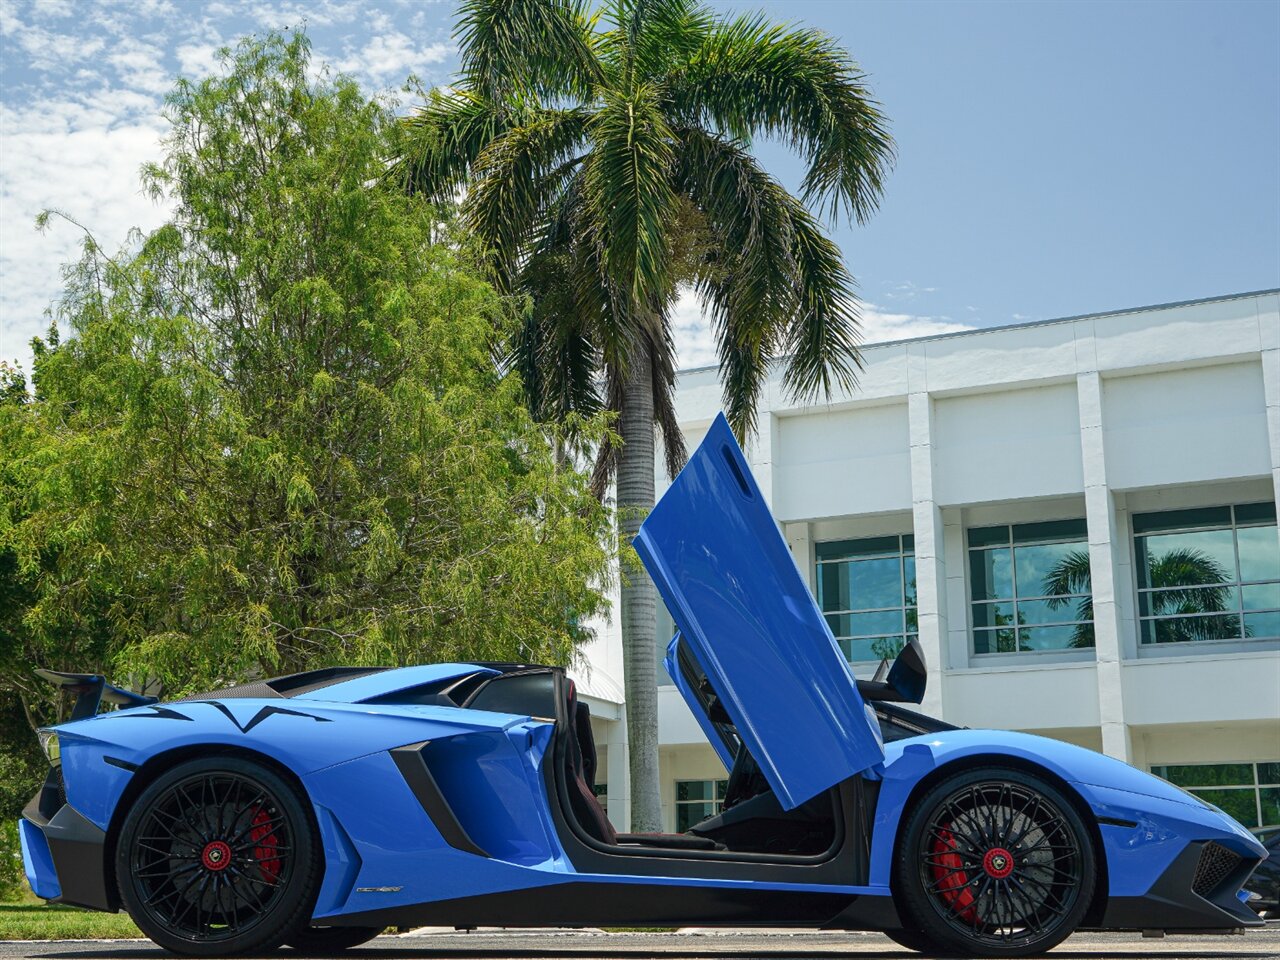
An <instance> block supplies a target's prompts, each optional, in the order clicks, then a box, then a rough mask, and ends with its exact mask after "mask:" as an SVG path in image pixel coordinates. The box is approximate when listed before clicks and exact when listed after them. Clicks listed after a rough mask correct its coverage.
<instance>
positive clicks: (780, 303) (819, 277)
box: [676, 127, 859, 438]
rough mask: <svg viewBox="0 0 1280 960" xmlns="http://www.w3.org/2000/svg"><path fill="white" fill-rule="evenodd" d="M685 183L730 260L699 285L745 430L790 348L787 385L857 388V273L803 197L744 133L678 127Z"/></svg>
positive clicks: (802, 389)
mask: <svg viewBox="0 0 1280 960" xmlns="http://www.w3.org/2000/svg"><path fill="white" fill-rule="evenodd" d="M677 130H678V132H679V135H680V144H681V146H680V156H681V163H680V168H679V176H678V178H677V181H676V182H677V184H678V186H679V188H680V189H681V190H682V191H687V192H688V195H689V196H690V198H691V199H692V200H693V202H694V203H695V204H696V205H697V207H698V208H699V209H700V210H701V211H702V212H703V213H704V215H705V216H706V218H707V223H708V225H709V227H710V229H711V230H712V232H713V233H714V234H715V237H716V245H715V246H716V248H717V249H718V250H720V251H722V253H723V259H722V260H721V262H720V263H718V264H716V265H715V267H714V268H711V269H708V270H707V271H706V272H705V273H704V275H703V276H702V277H700V278H699V281H698V283H697V288H698V291H699V293H700V294H701V295H702V298H703V302H704V305H705V306H706V307H707V309H708V312H709V313H710V315H711V319H712V324H713V326H714V328H715V330H716V334H717V343H718V346H719V356H720V363H721V371H722V376H723V381H724V398H725V407H726V414H727V416H728V417H729V421H730V423H731V424H732V425H733V427H734V430H735V431H736V432H737V433H738V434H739V436H740V437H743V438H745V437H746V435H748V434H749V433H751V431H752V430H753V429H754V418H755V409H756V406H757V404H758V401H759V397H760V393H761V391H762V390H763V388H764V383H765V380H766V378H767V377H768V373H769V367H770V363H771V361H772V360H773V359H774V358H775V357H778V356H779V355H781V354H784V353H785V354H789V359H788V361H787V368H786V371H785V373H784V376H783V386H784V387H785V388H786V389H787V390H788V391H789V393H790V394H791V395H792V396H797V397H802V398H812V397H816V396H818V395H820V394H824V393H825V394H830V392H831V391H832V390H833V389H834V388H836V387H840V388H844V389H848V388H850V387H852V386H853V384H854V382H855V380H856V372H857V369H858V364H859V361H858V352H857V345H858V327H857V310H856V305H855V303H854V299H853V293H852V287H853V278H852V277H850V276H849V273H848V271H847V270H846V269H845V267H844V261H843V259H842V258H841V256H840V251H839V249H838V248H837V247H836V245H835V244H834V243H832V242H831V240H830V239H829V238H827V237H826V236H825V235H824V234H823V232H822V229H821V227H820V225H819V224H818V223H817V221H816V220H815V219H814V218H813V216H812V215H811V214H810V213H809V212H808V211H807V210H806V209H805V208H804V206H803V204H801V203H800V202H799V201H797V200H796V199H795V198H794V197H792V196H791V195H790V194H789V193H787V191H786V190H785V188H783V186H782V185H781V184H780V183H778V182H777V181H776V180H774V179H773V178H772V177H770V176H769V175H768V174H767V173H765V172H764V171H763V170H762V169H760V167H759V165H758V164H757V163H756V160H755V158H754V157H752V156H751V155H750V154H749V153H748V152H747V150H746V145H745V144H744V143H742V142H741V141H731V140H726V139H724V138H721V137H716V136H712V135H709V134H707V133H705V132H704V131H701V130H699V129H697V128H688V127H681V128H677Z"/></svg>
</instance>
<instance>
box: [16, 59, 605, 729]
mask: <svg viewBox="0 0 1280 960" xmlns="http://www.w3.org/2000/svg"><path fill="white" fill-rule="evenodd" d="M224 66H225V69H224V71H223V73H222V74H221V75H219V76H215V77H213V78H211V79H208V80H205V81H203V82H200V83H190V82H187V81H180V82H179V83H178V85H177V87H176V89H175V90H174V92H173V93H172V95H171V96H170V97H169V100H168V113H169V117H170V119H171V121H172V133H171V134H170V136H169V138H168V141H167V144H166V154H165V158H164V160H163V162H162V163H160V164H157V165H154V166H151V167H149V168H148V169H147V171H146V172H145V179H146V183H147V185H148V186H149V188H150V189H151V190H152V191H154V192H155V193H156V194H157V195H164V196H168V197H170V198H172V200H173V201H174V203H175V211H174V214H173V216H172V218H171V220H170V221H169V222H168V223H166V224H165V225H164V226H163V227H161V228H160V229H158V230H156V231H155V232H153V233H151V234H150V235H148V236H145V237H136V238H134V242H133V243H132V244H131V245H130V247H129V248H128V249H125V250H123V251H121V252H120V253H119V254H118V255H116V256H107V255H106V254H105V253H104V252H103V251H102V249H101V248H99V247H98V245H97V244H95V243H94V242H93V241H92V239H88V240H86V242H85V248H84V255H83V257H82V259H81V260H80V262H79V263H77V264H75V265H73V266H72V267H70V268H69V269H68V270H67V272H66V293H65V296H64V298H63V300H62V305H61V311H62V312H61V316H60V319H61V320H62V322H63V324H64V327H65V328H66V329H69V331H70V336H69V337H68V338H67V339H65V340H64V341H63V342H62V343H60V344H58V343H53V344H52V345H50V344H38V349H37V358H36V367H35V375H34V383H35V388H36V393H35V397H34V398H33V399H30V400H28V399H25V398H24V399H21V400H17V399H15V400H13V401H12V402H8V403H5V404H0V445H2V448H3V450H4V456H3V457H0V494H2V495H0V503H2V504H4V506H3V507H2V508H0V591H3V592H4V593H3V597H4V599H5V600H6V602H5V603H4V604H3V606H2V607H0V642H2V643H3V649H0V656H2V657H3V660H4V662H3V663H0V691H3V690H5V689H8V690H10V691H11V692H12V693H13V694H16V695H18V696H19V697H20V698H21V701H22V703H23V705H24V706H25V707H26V708H27V710H28V711H29V713H30V715H31V717H32V719H34V720H39V719H46V720H47V719H49V718H51V716H52V713H53V707H52V704H51V703H50V702H48V701H45V700H41V699H40V696H41V692H40V691H38V690H37V689H36V688H35V687H33V686H31V685H30V684H29V683H28V679H27V678H28V677H29V674H30V666H31V665H32V664H33V663H40V664H43V665H47V666H51V667H57V668H63V669H78V670H86V669H105V670H107V671H109V672H111V673H112V674H114V675H115V676H116V677H118V678H120V679H125V678H131V679H132V680H133V681H134V682H135V683H139V682H142V681H144V680H147V679H150V678H155V677H158V678H160V679H162V680H163V681H164V683H165V685H166V689H167V692H169V693H171V694H174V693H179V692H184V691H192V690H194V689H198V688H207V687H210V686H217V685H221V684H225V683H228V682H233V681H236V680H240V679H243V678H246V677H252V676H260V675H269V674H278V673H285V672H291V671H294V670H301V669H307V668H312V667H318V666H323V665H329V664H335V663H351V664H373V663H391V664H398V663H405V662H420V661H430V660H445V659H450V658H466V659H491V660H528V661H541V662H565V661H567V660H568V659H569V658H570V657H571V655H572V651H573V648H574V645H575V644H576V643H577V642H578V641H579V640H581V639H582V631H581V629H580V627H579V626H578V624H579V623H581V622H582V621H583V620H584V619H586V618H587V617H589V616H591V615H592V614H594V613H596V612H598V611H599V610H600V609H601V605H602V603H603V600H602V595H601V593H600V591H599V585H600V583H601V581H602V580H603V578H604V577H605V576H606V573H607V569H608V552H607V549H606V546H605V544H606V543H607V530H608V518H607V516H606V515H605V513H604V512H603V510H602V508H601V507H600V506H599V505H598V503H597V502H596V501H595V500H594V498H593V497H592V496H591V495H590V491H589V489H588V485H587V482H586V479H585V478H584V477H583V476H582V475H581V474H580V473H578V472H575V471H574V470H573V469H571V468H570V467H568V466H566V465H565V464H564V463H563V462H562V461H561V460H560V459H559V458H557V456H556V451H557V449H558V446H557V444H558V441H559V438H558V436H557V435H556V434H555V433H553V432H551V431H549V430H548V428H546V427H542V426H539V425H538V424H536V423H535V422H534V421H533V420H532V418H531V417H530V415H529V414H528V412H527V410H526V409H525V407H524V406H523V404H522V402H521V396H522V390H521V386H520V383H519V382H518V379H516V378H515V377H514V376H512V375H508V374H504V372H503V371H502V369H501V368H500V366H499V365H498V364H497V363H495V361H494V345H495V344H497V343H500V342H502V341H503V340H505V339H506V338H507V336H508V335H509V329H510V323H511V321H510V320H509V318H508V316H507V314H506V313H505V312H504V307H503V302H502V301H501V300H500V299H499V298H498V297H497V296H496V295H495V293H494V292H493V291H492V289H491V288H490V287H489V286H488V284H487V283H486V282H484V281H483V280H482V279H480V276H479V272H478V270H477V269H475V268H474V267H472V266H471V257H470V255H469V253H468V249H467V243H466V241H465V239H464V238H461V237H460V236H458V235H457V232H456V231H455V230H454V229H453V227H452V225H451V224H450V223H449V221H448V220H447V218H445V217H444V216H443V215H442V214H441V212H440V211H439V210H438V209H437V208H436V207H434V206H433V205H432V204H431V203H430V201H429V200H428V199H427V198H425V197H409V196H406V195H404V193H403V192H402V191H399V190H396V189H390V188H384V187H383V186H381V180H382V175H383V173H384V169H385V165H384V159H383V158H385V157H387V156H389V155H392V154H395V153H397V152H398V151H399V148H400V145H399V143H398V141H397V137H398V136H399V134H400V125H399V124H398V123H397V122H396V121H395V119H394V117H393V115H392V114H391V112H390V110H389V108H388V106H387V105H386V104H384V103H381V102H378V101H370V100H368V99H366V98H365V97H363V96H362V95H361V93H360V91H359V90H358V89H357V87H356V86H355V84H354V83H352V82H351V81H350V80H348V79H346V78H343V77H338V78H334V79H331V78H329V77H328V76H327V75H323V74H322V75H321V77H320V78H319V79H313V78H312V76H313V75H312V74H311V73H310V71H309V49H308V45H307V43H306V40H305V38H303V37H301V36H295V37H293V38H291V39H287V40H286V39H283V38H281V37H279V36H270V37H268V38H266V39H265V40H261V41H256V40H255V41H245V42H243V43H241V44H240V45H239V47H237V48H236V49H235V50H234V51H231V52H227V53H226V54H225V55H224ZM585 429H586V430H587V431H588V433H591V432H593V431H598V429H599V427H598V424H595V423H594V422H592V423H587V424H586V425H585ZM5 564H8V566H7V567H6V566H5Z"/></svg>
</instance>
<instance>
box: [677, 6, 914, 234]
mask: <svg viewBox="0 0 1280 960" xmlns="http://www.w3.org/2000/svg"><path fill="white" fill-rule="evenodd" d="M865 79H866V78H865V76H864V75H863V74H862V73H861V72H860V71H859V70H858V69H857V67H856V65H855V64H854V62H853V61H852V59H851V58H850V57H849V55H848V53H847V52H846V51H844V50H843V49H841V48H840V46H839V45H838V44H836V43H835V41H833V40H832V39H831V38H830V37H828V36H827V35H826V34H824V33H822V32H820V31H817V30H809V29H794V28H790V27H786V26H781V25H776V24H773V23H771V22H770V21H769V20H768V19H767V18H766V17H764V16H763V15H762V14H749V15H745V16H739V17H734V18H732V19H726V20H721V21H719V22H718V23H717V24H716V26H715V27H714V28H713V29H712V30H711V31H710V33H709V35H708V36H707V38H706V40H705V42H704V43H703V44H702V45H701V46H700V47H699V48H698V49H697V50H696V51H694V52H693V53H692V54H691V55H689V56H688V57H687V59H686V60H685V61H684V62H683V63H681V64H680V65H679V66H678V67H677V68H675V69H674V70H673V71H672V73H671V76H670V78H669V81H668V90H669V109H670V112H671V116H672V118H673V120H672V122H673V123H687V124H692V125H704V124H710V125H712V126H713V127H715V128H717V129H718V130H720V131H723V132H726V133H728V134H729V135H731V136H733V137H736V138H739V139H744V140H746V139H751V138H754V137H757V136H761V135H763V136H769V137H778V138H781V139H782V140H784V141H785V142H786V143H788V145H789V146H790V147H791V148H792V149H794V150H796V151H797V152H798V153H799V154H800V155H801V156H803V157H804V158H805V160H806V161H807V163H808V165H809V169H808V172H807V173H806V175H805V178H804V181H803V183H802V185H801V195H802V199H804V201H805V202H806V203H815V204H818V205H819V209H820V211H821V212H824V213H827V214H829V215H832V216H834V215H835V214H836V213H837V212H839V211H841V210H843V211H844V212H845V213H846V215H848V216H850V217H851V218H854V219H856V220H858V221H859V222H863V221H865V220H866V219H867V218H869V217H870V215H871V214H872V213H873V212H874V211H875V209H876V207H877V206H878V204H879V201H880V196H881V194H882V193H883V190H884V179H885V176H886V173H887V170H888V168H889V166H890V165H891V164H892V162H893V158H894V146H893V138H892V137H891V136H890V135H889V132H888V126H887V121H886V119H885V117H884V115H883V114H882V113H881V111H880V107H879V104H878V103H877V102H876V101H875V99H874V98H873V97H872V95H871V92H870V90H869V88H868V87H867V85H866V83H865Z"/></svg>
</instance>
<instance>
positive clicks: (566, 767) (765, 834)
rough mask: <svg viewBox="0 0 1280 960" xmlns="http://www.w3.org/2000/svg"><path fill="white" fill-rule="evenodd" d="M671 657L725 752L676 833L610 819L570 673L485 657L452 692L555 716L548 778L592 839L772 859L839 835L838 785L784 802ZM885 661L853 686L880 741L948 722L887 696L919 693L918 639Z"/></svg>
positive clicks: (681, 652)
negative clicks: (713, 799)
mask: <svg viewBox="0 0 1280 960" xmlns="http://www.w3.org/2000/svg"><path fill="white" fill-rule="evenodd" d="M676 661H677V667H678V669H679V670H680V672H681V674H682V675H683V680H684V683H685V684H686V686H687V687H688V688H689V689H690V690H692V691H693V692H694V695H695V697H696V699H697V700H698V701H699V704H700V706H701V708H702V710H703V712H704V713H705V715H706V716H707V717H708V719H709V720H710V722H711V727H712V728H713V729H714V731H715V733H716V735H717V736H719V737H720V739H721V740H722V741H723V745H724V746H725V748H726V751H727V753H728V755H729V756H731V757H733V763H732V766H731V768H730V770H729V774H728V780H727V786H726V790H725V795H724V798H723V802H722V804H721V809H720V811H719V812H718V813H716V814H715V815H713V816H710V817H707V818H706V819H704V820H702V821H701V822H699V823H697V824H694V825H693V826H692V827H690V828H689V830H688V831H687V832H685V833H677V834H670V833H620V832H618V830H617V828H616V827H615V826H614V825H613V824H612V823H611V822H610V821H609V818H608V816H607V815H606V813H605V811H604V809H603V808H602V807H601V805H600V801H599V800H598V799H597V797H596V794H595V785H596V775H597V772H598V754H597V750H596V743H595V737H594V735H593V733H592V729H591V711H590V708H589V707H588V706H587V704H586V703H584V702H583V701H582V700H581V699H579V696H578V691H577V687H576V685H575V684H574V682H573V681H572V680H570V679H568V678H565V677H561V679H560V682H559V683H557V679H556V674H557V672H556V671H553V670H552V669H550V668H547V667H531V666H516V665H508V664H503V665H498V664H494V665H492V666H498V667H500V668H501V669H503V670H504V672H503V673H502V674H501V675H499V676H495V677H489V678H486V679H484V680H482V681H481V682H480V683H479V684H478V685H477V686H475V687H471V688H470V689H468V690H467V691H466V695H465V696H462V697H458V698H457V699H458V700H460V701H461V705H465V706H466V707H468V708H471V709H478V710H496V711H500V712H504V713H512V714H522V715H527V716H532V717H546V718H552V717H554V718H555V719H556V721H557V750H556V763H557V764H558V769H557V771H556V773H557V775H556V776H555V777H554V778H553V781H554V784H556V785H558V786H559V791H558V792H560V793H561V795H562V798H563V800H564V801H565V803H564V804H563V807H564V808H565V810H566V812H567V814H568V815H569V817H571V819H572V820H573V821H574V822H575V824H576V826H577V827H578V829H579V830H580V831H581V833H583V834H585V835H586V837H587V838H589V839H590V840H591V841H592V842H593V845H596V846H603V847H607V848H610V849H612V850H613V851H614V852H617V853H626V852H628V851H629V852H634V853H637V854H639V853H645V852H657V851H672V852H675V851H680V852H683V853H685V854H689V855H693V856H697V855H699V854H704V855H707V854H709V855H712V856H715V855H717V854H718V855H720V856H724V855H726V854H729V855H732V854H741V855H745V856H748V857H751V856H753V855H771V859H772V858H774V857H777V858H805V859H807V858H813V857H818V856H821V855H823V854H824V853H826V852H828V851H831V850H833V849H834V848H835V847H836V846H837V844H838V843H839V841H840V839H841V834H842V833H843V827H844V819H845V818H844V817H843V816H842V810H843V809H844V806H843V801H842V798H841V790H840V788H839V786H837V787H833V788H831V789H830V790H827V791H824V792H823V793H820V794H818V795H817V796H815V797H813V798H812V799H811V800H809V801H807V802H806V803H803V804H801V805H800V806H798V807H796V808H794V809H791V810H785V809H783V807H782V805H781V803H780V802H779V801H778V798H777V796H776V795H775V794H774V792H773V789H772V788H771V787H770V786H769V782H768V780H767V779H766V778H765V777H764V775H763V774H762V773H761V771H760V768H759V766H758V764H757V763H756V761H755V759H754V758H753V757H752V755H751V751H750V750H749V749H747V746H746V744H745V743H743V741H742V739H741V738H740V737H739V736H738V733H737V730H736V729H735V728H734V725H733V721H732V720H731V719H730V717H729V714H728V712H727V711H726V710H725V708H724V706H723V704H722V703H721V702H720V699H719V698H718V696H717V695H716V692H715V690H714V688H713V686H712V684H711V682H710V681H709V680H708V678H707V676H706V674H705V673H704V672H703V670H702V669H701V667H700V666H699V665H698V663H697V660H696V659H695V658H694V656H693V654H692V652H691V651H690V650H689V648H688V646H687V645H686V644H685V643H683V642H680V643H678V644H677V645H676ZM887 668H888V665H887V664H885V665H882V668H881V670H880V672H879V673H878V674H877V676H876V678H875V679H873V680H860V681H858V687H859V692H860V693H861V694H862V696H863V698H864V699H865V700H867V701H868V702H869V703H872V705H873V707H874V709H875V710H876V714H877V717H878V718H879V720H880V726H881V732H882V736H883V737H884V739H885V741H886V742H889V741H892V740H900V739H903V738H905V737H912V736H917V735H919V734H922V733H928V732H931V731H937V730H942V729H950V727H949V725H947V724H943V723H941V722H940V721H937V720H933V719H932V718H929V717H925V716H923V715H921V714H918V713H915V712H914V711H911V710H907V709H904V708H902V707H900V706H898V705H897V704H896V703H893V702H891V701H895V700H896V701H903V700H918V698H919V697H920V696H921V695H922V693H923V682H922V673H923V660H922V659H921V658H920V656H919V649H918V647H916V646H914V645H910V646H908V647H907V648H906V649H905V650H904V651H903V654H901V655H900V656H899V658H898V660H897V661H896V662H895V663H894V666H893V669H892V670H888V678H887V679H885V675H886V669H887ZM455 696H456V695H455Z"/></svg>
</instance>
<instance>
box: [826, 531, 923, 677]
mask: <svg viewBox="0 0 1280 960" xmlns="http://www.w3.org/2000/svg"><path fill="white" fill-rule="evenodd" d="M814 552H815V556H816V558H817V571H816V573H817V577H816V579H817V581H818V606H819V607H821V608H822V612H823V614H824V615H825V616H826V618H827V625H828V626H830V627H831V632H832V633H833V634H834V635H835V638H836V640H837V642H839V644H840V649H841V650H843V651H844V655H845V657H846V658H847V659H848V660H849V661H851V662H854V663H857V662H860V661H867V660H880V659H883V658H889V659H893V658H894V657H896V656H897V655H898V651H899V650H901V649H902V648H903V646H904V645H905V644H906V642H907V640H909V639H910V638H911V637H914V636H915V635H916V632H917V627H916V555H915V538H914V537H912V536H910V535H909V534H908V535H906V536H893V537H869V538H865V539H861V540H832V541H828V542H826V543H819V544H817V545H816V546H815V548H814Z"/></svg>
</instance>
